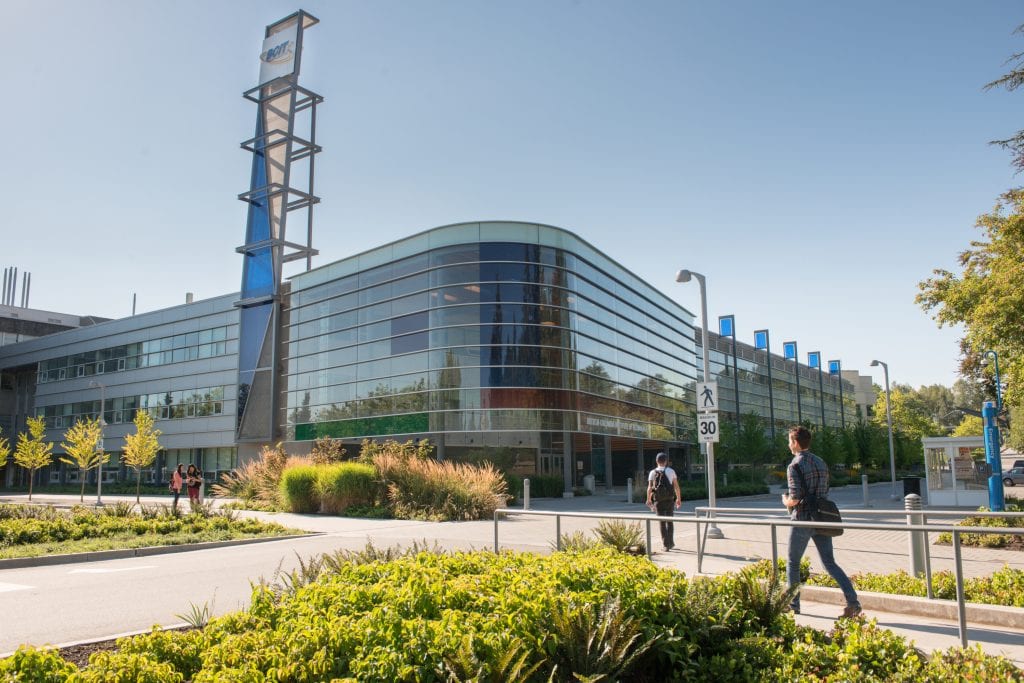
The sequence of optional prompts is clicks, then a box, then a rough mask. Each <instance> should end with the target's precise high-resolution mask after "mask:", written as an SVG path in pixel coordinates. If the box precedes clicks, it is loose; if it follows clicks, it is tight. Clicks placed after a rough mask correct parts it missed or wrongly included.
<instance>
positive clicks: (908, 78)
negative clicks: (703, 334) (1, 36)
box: [0, 0, 1024, 386]
mask: <svg viewBox="0 0 1024 683" xmlns="http://www.w3.org/2000/svg"><path fill="white" fill-rule="evenodd" d="M300 7H301V8H302V9H305V10H307V11H308V12H310V13H312V14H313V15H315V16H317V17H318V18H319V19H320V20H321V23H320V24H319V25H318V26H316V27H314V28H312V29H311V30H310V31H309V32H308V33H307V34H306V49H305V52H304V55H303V82H304V84H305V85H306V86H307V87H309V88H311V89H312V90H314V91H316V92H319V93H321V94H322V95H324V97H325V98H326V102H325V104H324V105H323V106H322V108H321V109H320V118H319V122H318V137H319V142H320V143H321V144H322V145H323V146H324V152H323V154H321V155H320V156H319V157H318V162H317V180H318V183H317V188H316V189H317V193H318V194H319V195H320V196H321V197H322V198H323V203H322V205H321V206H320V207H319V208H318V210H317V212H316V228H315V236H314V244H315V246H316V247H318V248H319V249H320V250H321V256H320V257H318V259H317V260H316V261H315V263H314V264H315V265H318V264H319V265H322V264H325V263H328V262H330V261H333V260H337V259H340V258H343V257H345V256H348V255H351V254H353V253H356V252H359V251H363V250H365V249H369V248H372V247H375V246H378V245H380V244H382V243H384V242H388V241H391V240H394V239H398V238H401V237H404V236H406V235H409V234H411V233H414V232H419V231H421V230H425V229H428V228H431V227H435V226H438V225H443V224H447V223H453V222H460V221H473V220H484V219H510V220H524V221H535V222H541V223H548V224H551V225H556V226H559V227H562V228H565V229H568V230H571V231H573V232H575V233H577V234H579V235H580V236H582V237H583V238H584V239H586V240H588V241H590V242H591V243H592V244H594V245H595V246H596V247H598V248H599V249H601V250H603V251H604V252H605V253H607V254H609V255H610V256H612V257H613V258H615V259H617V260H618V261H619V262H621V263H622V264H623V265H625V266H626V267H627V268H629V269H631V270H632V271H634V272H635V273H637V274H638V275H640V276H641V277H643V278H645V279H646V280H647V281H648V282H650V283H651V284H652V285H654V286H655V287H658V288H659V289H661V290H662V291H664V292H666V293H667V294H668V295H669V296H671V297H672V298H674V299H675V300H677V301H678V302H680V303H681V304H682V305H684V306H686V307H687V308H689V309H690V310H692V311H694V312H696V313H698V315H699V310H700V304H699V296H698V289H697V287H696V284H695V283H691V284H688V285H681V284H676V283H675V282H674V275H675V272H676V271H677V270H678V269H680V268H684V267H685V268H690V269H692V270H696V271H698V272H702V273H704V274H705V275H706V276H707V278H708V300H709V309H710V317H711V320H712V327H714V326H715V325H716V324H717V318H718V316H719V315H723V314H729V313H732V314H735V315H736V326H737V330H738V333H739V336H740V338H741V339H743V340H746V341H748V342H751V341H752V338H753V330H754V329H758V328H762V327H767V328H769V329H770V330H771V334H772V339H773V344H774V349H775V350H776V351H781V342H782V341H784V340H790V339H795V340H797V341H798V342H799V345H800V351H801V359H802V360H804V361H805V362H806V356H805V352H806V351H814V350H820V351H821V352H822V357H823V359H832V358H839V359H842V361H843V364H844V367H845V368H847V369H859V370H861V371H862V372H864V373H866V374H870V373H871V371H872V369H871V368H869V367H868V363H869V362H870V360H871V359H872V358H880V359H882V360H885V361H887V362H888V363H889V366H890V371H891V379H892V380H893V381H898V382H908V383H911V384H913V385H915V386H916V385H920V384H931V383H942V384H947V385H949V384H952V382H953V381H954V379H955V378H956V374H955V373H956V361H957V355H958V351H957V345H956V339H957V338H958V336H959V334H958V332H957V331H956V330H948V329H947V330H939V329H938V328H937V327H936V326H935V324H934V322H933V321H932V320H931V319H930V318H929V317H928V316H927V315H926V314H925V313H923V312H922V311H921V310H920V309H919V308H918V307H917V306H916V305H915V304H914V302H913V299H914V295H915V293H916V292H917V288H916V284H917V282H919V281H920V280H921V279H923V278H925V277H927V276H928V275H929V274H930V272H931V270H932V269H933V268H935V267H945V268H955V265H956V256H957V254H958V253H959V251H961V250H962V249H963V248H965V247H966V246H967V245H968V243H969V241H970V240H971V239H974V238H975V237H976V236H977V234H978V233H977V231H976V229H975V228H974V221H975V218H976V217H977V216H978V215H979V214H981V213H984V212H986V211H989V210H990V209H991V208H992V206H993V204H994V202H995V200H996V198H997V197H998V195H999V194H1000V193H1002V192H1004V191H1005V190H1006V189H1008V188H1010V187H1012V186H1015V185H1016V184H1019V183H1020V178H1017V177H1015V176H1014V175H1013V169H1012V168H1011V166H1010V163H1009V157H1008V155H1007V154H1006V153H1005V152H1002V151H1001V150H999V149H997V148H994V147H991V146H989V145H987V144H986V143H987V141H988V140H991V139H993V138H997V137H1001V136H1009V135H1010V134H1012V133H1013V132H1015V131H1016V130H1017V129H1019V128H1024V120H1022V119H1021V117H1020V116H1017V115H1015V114H1016V113H1017V112H1019V111H1020V110H1021V105H1022V104H1024V93H1006V92H1003V91H997V92H988V93H984V92H982V90H981V88H982V86H983V85H984V84H985V83H986V82H988V81H990V80H992V79H994V78H996V77H997V76H999V75H1000V74H1002V73H1003V70H1004V68H1005V67H1004V64H1003V63H1004V61H1005V60H1006V58H1007V57H1008V56H1009V55H1010V54H1012V53H1014V52H1017V51H1022V50H1024V37H1022V36H1020V35H1013V33H1012V32H1013V29H1014V28H1015V27H1016V26H1017V25H1018V24H1020V23H1024V11H1022V8H1021V6H1020V5H1019V3H1013V2H1009V1H986V2H948V1H942V2H924V1H923V0H922V1H908V2H891V1H887V2H849V3H839V2H814V1H810V0H806V1H800V2H797V1H786V0H783V1H781V2H761V1H746V0H744V1H733V2H711V1H710V0H708V1H705V2H683V1H681V0H673V1H669V2H655V1H646V2H625V1H622V2H611V1H604V0H601V1H590V0H580V1H575V2H572V1H566V0H517V1H515V2H480V1H479V0H458V1H456V0H451V1H443V2H442V1H436V2H425V1H422V0H404V1H401V2H396V1H380V0H373V1H369V0H365V1H359V2H356V1H348V2H339V1H331V2H326V1H317V2H308V3H306V4H303V5H296V4H292V3H288V2H276V1H269V0H264V1H260V0H245V1H231V2H227V1H223V2H192V1H176V2H155V1H147V2H139V1H134V0H133V1H130V2H129V1H122V2H100V1H97V0H84V1H76V2H72V1H70V0H66V1H64V2H53V1H46V0H43V1H39V0H33V1H31V2H26V1H24V0H13V1H12V0H7V1H6V2H5V3H4V8H5V12H4V14H5V16H6V17H7V24H8V25H9V26H11V27H13V28H12V29H11V30H9V31H7V32H6V35H7V38H6V40H5V42H6V46H5V52H6V55H7V59H6V60H5V61H4V67H3V68H4V72H5V78H4V89H5V96H4V106H3V107H0V129H2V130H3V132H4V139H5V145H4V152H5V155H4V156H5V163H4V164H3V166H2V170H0V187H2V188H3V190H4V193H3V196H4V202H3V203H4V205H5V211H4V218H3V221H2V223H0V224H2V225H3V238H4V239H3V244H4V248H3V258H2V259H0V260H2V265H3V266H17V267H18V268H19V271H20V272H24V271H30V272H31V273H32V278H33V279H32V291H31V302H30V303H31V305H32V307H34V308H42V309H46V310H55V311H61V312H68V313H80V314H94V315H101V316H107V317H121V316H124V315H127V314H129V313H130V311H131V302H132V293H133V292H134V293H137V294H138V302H139V304H138V306H139V310H140V311H146V310H153V309H157V308H163V307H167V306H170V305H174V304H177V303H180V302H183V301H184V297H185V292H186V291H192V292H195V294H196V296H197V297H200V298H203V297H211V296H216V295H220V294H224V293H229V292H233V291H237V289H238V286H239V282H240V270H241V257H240V256H239V255H237V254H236V253H235V252H234V249H235V247H237V246H238V245H240V244H241V243H242V242H243V235H244V226H245V206H244V205H243V204H242V203H241V202H239V201H238V200H237V199H236V198H235V197H236V196H237V194H238V193H240V192H243V191H245V190H246V189H248V187H247V186H248V179H249V164H250V159H249V156H248V155H247V154H246V153H245V152H243V151H242V150H241V149H239V146H238V143H239V142H240V141H242V140H244V139H247V138H248V137H250V136H251V135H252V131H253V126H254V121H255V108H254V106H253V105H252V104H251V103H249V102H247V101H245V100H243V99H242V97H241V96H240V94H241V92H242V91H244V90H246V89H248V88H250V87H252V86H254V85H255V84H256V77H257V72H258V57H257V55H258V53H259V49H260V44H261V42H262V35H263V30H264V27H265V26H266V24H268V23H271V22H273V21H276V20H277V19H279V18H281V17H283V16H285V15H287V14H290V13H291V12H293V11H294V10H296V9H299V8H300ZM19 281H20V277H19ZM875 379H876V381H879V382H880V381H881V376H880V374H878V375H877V376H876V377H875Z"/></svg>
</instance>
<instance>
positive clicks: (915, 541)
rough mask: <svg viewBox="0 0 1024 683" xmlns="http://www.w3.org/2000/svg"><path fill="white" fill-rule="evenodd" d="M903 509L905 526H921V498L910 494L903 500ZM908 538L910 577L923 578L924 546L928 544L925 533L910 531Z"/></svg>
mask: <svg viewBox="0 0 1024 683" xmlns="http://www.w3.org/2000/svg"><path fill="white" fill-rule="evenodd" d="M903 508H904V509H905V510H906V511H907V524H922V523H923V522H924V515H923V514H922V513H921V496H919V495H917V494H916V493H911V494H909V495H907V496H906V497H904V498H903ZM907 535H908V536H909V537H910V543H909V549H910V575H911V576H924V553H925V544H926V543H927V542H928V538H927V532H924V531H911V532H910V533H908V534H907Z"/></svg>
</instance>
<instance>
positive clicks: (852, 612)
mask: <svg viewBox="0 0 1024 683" xmlns="http://www.w3.org/2000/svg"><path fill="white" fill-rule="evenodd" d="M863 611H864V610H863V609H861V606H860V605H847V606H846V609H844V610H843V613H842V614H840V615H839V618H840V619H853V618H854V617H859V616H860V615H861V613H862V612H863Z"/></svg>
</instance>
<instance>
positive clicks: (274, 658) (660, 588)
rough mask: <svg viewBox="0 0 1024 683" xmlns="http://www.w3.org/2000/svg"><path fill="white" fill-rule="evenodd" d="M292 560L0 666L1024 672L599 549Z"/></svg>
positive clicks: (697, 673)
mask: <svg viewBox="0 0 1024 683" xmlns="http://www.w3.org/2000/svg"><path fill="white" fill-rule="evenodd" d="M303 564H304V566H305V568H306V569H305V570H304V571H303V575H302V576H301V577H299V578H300V579H301V580H298V581H294V580H291V579H290V580H289V581H290V584H289V586H287V589H285V587H281V588H278V589H275V588H274V587H271V586H268V585H266V584H258V585H256V586H255V587H254V589H253V592H252V597H251V600H250V605H249V607H248V609H247V610H245V611H244V612H237V613H234V614H230V615H226V616H224V617H220V618H218V619H215V620H213V621H211V622H210V624H209V625H208V626H206V627H205V628H203V629H201V630H195V631H189V632H180V631H176V632H168V633H164V634H159V635H158V634H154V633H150V634H145V635H141V636H135V637H132V638H130V639H126V640H121V641H119V645H120V647H121V649H120V651H118V652H113V653H97V654H95V655H93V658H92V660H91V663H90V667H89V669H87V670H86V671H84V672H82V673H76V672H75V671H74V669H73V668H72V667H71V665H67V667H68V668H67V669H63V668H62V666H61V662H60V660H59V658H58V659H54V657H55V656H56V655H53V654H46V653H41V654H26V653H24V652H23V653H21V654H20V655H16V657H20V659H18V660H17V661H18V662H20V663H14V662H15V658H11V659H8V660H5V661H0V672H3V673H8V674H9V673H10V672H12V671H18V668H17V667H18V666H22V667H24V666H25V665H26V664H27V663H30V662H31V663H32V665H33V666H34V668H33V671H41V672H43V673H41V674H40V675H38V676H35V677H30V678H24V677H23V678H22V679H17V678H15V679H13V680H43V681H45V680H47V678H46V677H45V676H46V675H47V674H46V672H57V673H55V674H54V676H60V675H63V673H62V672H64V671H70V672H71V674H70V678H69V680H71V681H90V682H91V681H101V680H102V681H182V680H191V681H193V682H194V683H212V682H214V681H217V682H223V681H266V680H276V681H285V680H287V681H295V682H300V681H301V682H310V683H311V682H314V681H329V680H341V681H384V680H386V681H424V682H426V681H450V680H476V681H504V680H517V681H519V680H522V681H526V683H533V682H536V683H541V682H543V681H571V680H576V681H582V680H588V681H600V680H641V681H647V680H650V681H662V680H665V681H707V680H714V681H737V682H738V681H779V680H784V681H790V680H810V681H822V682H824V681H829V682H834V683H837V682H838V681H864V682H867V681H872V682H874V681H897V682H903V683H910V682H911V681H920V680H949V681H958V680H972V681H986V682H987V681H997V680H998V681H1022V680H1024V672H1021V671H1020V670H1018V669H1016V668H1015V667H1013V666H1012V664H1010V663H1008V662H1007V661H1006V660H1003V659H999V658H993V657H988V656H985V655H984V654H982V653H981V652H980V651H977V650H972V651H966V652H961V651H959V650H950V651H949V652H947V653H945V654H941V655H938V656H936V657H934V658H933V659H932V660H930V661H926V660H925V659H924V658H923V656H922V655H921V654H920V653H918V652H917V651H916V650H915V649H914V648H913V647H912V645H910V644H909V643H908V642H907V641H906V640H904V639H903V638H901V637H899V636H896V635H895V634H893V633H891V632H889V631H887V630H885V629H879V628H877V627H876V626H875V625H874V624H873V623H870V622H868V623H863V622H861V621H859V620H842V621H840V622H838V623H837V625H836V628H835V630H834V631H832V632H831V633H827V634H826V633H821V632H818V631H815V630H813V629H807V628H802V627H799V626H797V625H796V624H795V623H794V622H793V620H792V619H791V618H788V617H785V616H782V617H780V618H776V619H772V618H770V616H771V614H772V613H773V612H774V611H775V607H773V606H772V604H777V603H778V602H779V599H778V596H777V595H775V597H771V598H770V599H769V600H767V601H766V600H763V599H762V598H761V597H758V596H757V595H753V597H750V596H748V598H750V599H746V600H744V599H741V598H740V597H739V596H740V594H739V593H738V592H737V585H738V582H739V581H740V579H739V578H738V577H736V576H735V575H727V576H724V577H716V578H713V579H712V578H698V579H693V580H688V579H687V578H686V577H684V576H683V575H682V574H680V573H678V572H675V571H672V570H669V569H662V568H659V567H657V566H655V565H653V564H652V563H651V562H649V561H647V560H646V559H645V558H640V557H633V556H630V555H624V554H622V553H618V552H615V551H614V550H612V549H610V548H606V547H601V548H595V549H592V550H590V551H587V552H582V553H554V554H552V555H548V556H543V557H542V556H538V555H532V554H527V553H511V552H507V553H501V554H495V553H490V552H459V553H452V554H438V553H431V552H424V551H416V549H410V552H408V553H406V552H402V553H390V552H381V551H376V550H372V551H369V552H368V551H362V552H360V553H357V554H353V555H352V556H351V557H349V556H347V555H345V554H336V555H334V556H322V557H319V558H313V559H311V560H310V561H309V562H307V563H303ZM755 592H756V591H755ZM762 597H763V596H762ZM769 597H770V596H769ZM758 605H760V606H758ZM601 606H603V607H601ZM196 667H198V668H196ZM51 679H53V680H63V679H60V678H52V677H51ZM4 680H11V677H10V676H9V675H8V677H7V678H5V679H4Z"/></svg>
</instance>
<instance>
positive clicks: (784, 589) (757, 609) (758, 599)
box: [736, 569, 800, 629]
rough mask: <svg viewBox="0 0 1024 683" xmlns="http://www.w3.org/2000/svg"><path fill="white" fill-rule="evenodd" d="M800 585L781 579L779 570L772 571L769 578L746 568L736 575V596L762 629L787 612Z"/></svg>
mask: <svg viewBox="0 0 1024 683" xmlns="http://www.w3.org/2000/svg"><path fill="white" fill-rule="evenodd" d="M799 591H800V585H799V584H797V585H796V586H789V585H788V584H783V583H782V582H781V581H780V580H779V572H771V573H770V574H769V575H768V578H767V579H763V578H760V577H759V576H758V575H757V573H756V572H754V571H751V570H749V569H745V570H743V571H741V572H740V573H739V575H738V576H737V577H736V597H737V599H738V601H739V604H740V605H741V606H742V607H743V608H744V609H745V610H746V611H747V612H750V613H751V614H752V615H753V616H754V618H755V619H757V622H758V624H760V626H761V628H762V629H768V628H770V627H771V626H772V624H774V623H775V621H776V620H777V619H778V618H779V616H780V615H782V614H783V613H784V612H786V611H787V610H788V609H789V607H790V605H791V604H792V602H793V598H794V597H795V596H796V594H797V593H798V592H799Z"/></svg>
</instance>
